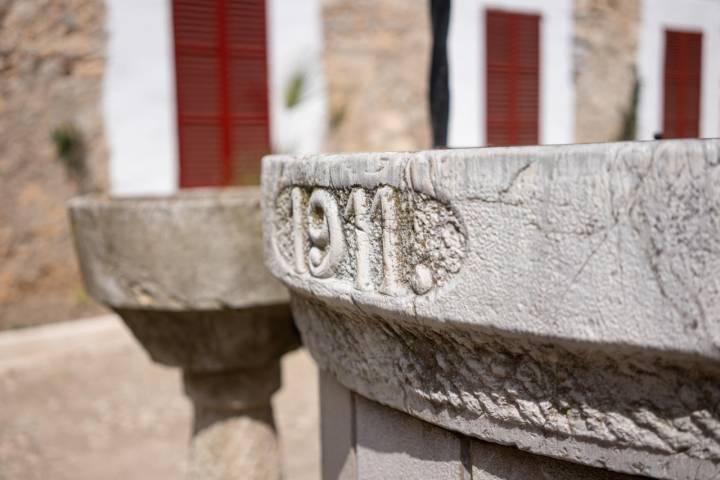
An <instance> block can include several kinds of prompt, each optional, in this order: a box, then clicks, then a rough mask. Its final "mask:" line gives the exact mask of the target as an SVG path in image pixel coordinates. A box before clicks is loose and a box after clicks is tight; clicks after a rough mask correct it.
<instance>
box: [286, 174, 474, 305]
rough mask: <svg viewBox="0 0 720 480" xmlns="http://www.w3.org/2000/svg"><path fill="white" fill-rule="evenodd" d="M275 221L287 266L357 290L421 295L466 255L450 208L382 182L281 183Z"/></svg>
mask: <svg viewBox="0 0 720 480" xmlns="http://www.w3.org/2000/svg"><path fill="white" fill-rule="evenodd" d="M274 222H275V236H274V242H275V247H276V249H277V251H278V253H279V254H280V255H281V257H282V258H283V259H284V260H285V262H286V264H287V265H288V268H289V269H291V270H292V272H294V273H295V274H297V275H307V274H310V275H312V276H313V277H316V278H322V279H326V278H333V279H336V280H339V281H347V282H352V284H353V286H354V288H356V289H357V290H361V291H377V292H379V293H381V294H384V295H390V296H403V295H408V294H411V292H414V293H415V294H418V295H422V294H425V293H427V292H429V291H430V290H432V289H433V288H434V287H435V286H437V285H442V284H444V283H446V282H447V281H448V279H449V277H450V276H451V275H452V274H454V273H457V272H458V271H459V269H460V264H461V262H462V259H463V257H464V251H465V235H464V233H463V229H462V226H461V224H460V222H459V220H458V218H457V216H456V215H455V214H454V212H453V211H452V210H451V209H450V208H449V207H447V206H446V205H444V204H442V203H440V202H438V201H437V200H434V199H432V198H429V197H428V196H427V195H423V194H420V193H417V192H414V191H404V190H399V189H396V188H393V187H390V186H387V185H385V186H380V187H378V188H375V189H363V188H359V187H354V188H345V189H332V190H331V189H324V188H306V187H300V186H294V187H290V188H286V189H285V190H283V191H281V192H280V194H279V195H278V197H277V198H276V202H275V221H274Z"/></svg>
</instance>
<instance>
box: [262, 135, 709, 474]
mask: <svg viewBox="0 0 720 480" xmlns="http://www.w3.org/2000/svg"><path fill="white" fill-rule="evenodd" d="M263 208H264V211H265V215H264V235H265V255H266V264H267V265H268V267H269V268H270V270H271V271H272V273H273V274H274V275H275V276H276V277H277V278H279V279H280V280H282V281H283V282H284V283H285V284H286V285H287V286H288V287H289V288H290V289H291V293H292V299H291V304H292V306H293V313H294V316H295V319H296V322H297V324H298V326H299V328H300V330H301V332H302V336H303V340H304V342H305V343H306V345H307V346H308V348H309V349H310V351H311V353H312V354H313V356H314V357H315V359H316V360H317V361H318V363H319V364H320V366H321V368H323V369H325V370H327V371H329V372H331V373H332V374H333V375H335V376H336V377H337V378H338V380H339V381H340V383H342V384H343V385H345V386H346V387H348V388H350V389H351V390H354V391H356V392H358V393H360V394H362V395H364V396H366V397H368V398H371V399H373V400H376V401H379V402H381V403H384V404H386V405H389V406H391V407H394V408H396V409H399V410H403V411H405V412H407V413H410V414H412V415H414V416H416V417H419V418H421V419H424V420H426V421H428V422H431V423H435V424H437V425H440V426H443V427H445V428H449V429H451V430H456V431H459V432H462V433H465V434H468V435H470V436H473V437H476V438H479V439H484V440H488V441H491V442H496V443H503V444H508V445H515V446H517V447H519V448H520V449H523V450H528V451H531V452H534V453H539V454H542V455H548V456H553V457H556V458H560V459H564V460H569V461H572V462H576V463H583V464H586V465H591V466H597V467H602V468H606V469H610V470H615V471H619V472H625V473H632V474H642V475H648V476H655V477H659V478H673V479H681V478H682V479H690V478H701V479H709V478H715V476H717V475H720V434H719V433H718V432H720V411H719V410H718V409H719V408H720V386H719V383H718V380H719V379H720V373H719V372H720V142H718V141H716V140H704V141H701V140H688V141H664V142H648V143H617V144H597V145H570V146H548V147H525V148H495V149H474V150H442V151H432V152H417V153H367V154H362V153H360V154H341V155H326V156H305V157H286V156H274V157H267V158H266V159H265V160H264V163H263Z"/></svg>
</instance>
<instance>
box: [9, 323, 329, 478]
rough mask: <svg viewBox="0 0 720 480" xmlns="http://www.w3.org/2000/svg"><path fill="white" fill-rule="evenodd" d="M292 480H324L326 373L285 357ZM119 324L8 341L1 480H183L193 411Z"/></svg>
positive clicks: (21, 334)
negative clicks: (321, 393)
mask: <svg viewBox="0 0 720 480" xmlns="http://www.w3.org/2000/svg"><path fill="white" fill-rule="evenodd" d="M283 368H284V371H283V389H282V390H281V391H280V392H279V393H278V394H277V395H276V398H275V405H276V418H277V424H278V430H279V431H280V435H281V438H282V448H283V452H284V458H283V464H284V468H285V477H286V478H287V479H289V480H295V479H297V480H311V479H312V480H314V479H317V478H319V439H318V401H317V372H316V369H315V366H314V364H313V362H312V360H311V359H310V358H309V356H308V355H307V353H306V352H305V351H298V352H295V353H293V354H290V355H288V356H287V357H286V359H285V361H284V364H283ZM180 392H181V386H180V377H179V373H178V371H176V370H173V369H169V368H165V367H160V366H157V365H154V364H152V363H151V362H150V361H149V360H148V359H147V357H146V356H145V354H144V352H143V351H142V350H141V348H140V347H139V346H138V345H137V344H136V343H135V341H134V339H132V337H131V336H130V335H129V333H128V332H127V330H126V329H125V328H124V326H123V325H122V324H121V322H119V321H118V320H117V318H115V317H105V318H102V319H93V320H80V321H75V322H64V323H60V324H54V325H48V326H43V327H35V328H30V329H25V330H19V331H10V332H4V333H0V480H35V479H48V480H70V479H72V480H91V479H92V480H96V479H100V478H102V479H106V480H116V479H117V480H120V479H123V480H150V479H152V480H156V479H173V478H182V477H183V471H184V468H185V463H184V458H185V452H186V448H187V439H188V436H189V422H190V406H189V404H188V402H187V401H186V400H185V399H184V398H183V396H182V394H181V393H180Z"/></svg>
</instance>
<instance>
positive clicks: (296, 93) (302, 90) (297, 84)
mask: <svg viewBox="0 0 720 480" xmlns="http://www.w3.org/2000/svg"><path fill="white" fill-rule="evenodd" d="M306 90H307V74H306V73H305V72H304V71H302V70H298V71H296V72H295V73H293V74H292V76H291V77H290V80H289V81H288V82H287V86H286V87H285V108H287V109H288V110H291V109H293V108H295V107H297V106H298V105H300V103H302V101H303V100H304V98H305V96H306V95H307V92H306Z"/></svg>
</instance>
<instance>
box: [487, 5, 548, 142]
mask: <svg viewBox="0 0 720 480" xmlns="http://www.w3.org/2000/svg"><path fill="white" fill-rule="evenodd" d="M485 51H486V53H485V58H486V68H485V73H486V77H485V79H486V82H485V86H486V96H485V98H486V101H485V105H486V117H485V118H486V137H487V144H488V145H534V144H537V143H538V116H539V110H540V108H539V98H540V97H539V95H540V92H539V90H540V16H539V15H527V14H518V13H511V12H506V11H499V10H488V11H486V12H485Z"/></svg>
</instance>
